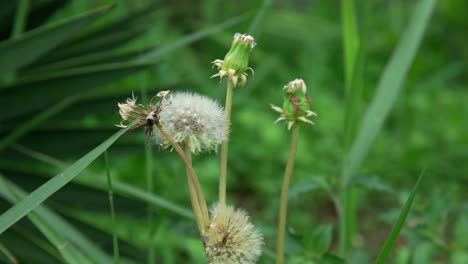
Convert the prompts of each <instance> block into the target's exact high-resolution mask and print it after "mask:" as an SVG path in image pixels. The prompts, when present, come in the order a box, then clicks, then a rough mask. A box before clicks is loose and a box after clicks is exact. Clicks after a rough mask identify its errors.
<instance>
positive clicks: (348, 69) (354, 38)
mask: <svg viewBox="0 0 468 264" xmlns="http://www.w3.org/2000/svg"><path fill="white" fill-rule="evenodd" d="M354 5H355V3H354V0H344V1H342V3H341V17H342V19H341V20H342V21H341V23H342V27H343V48H344V66H345V67H344V69H345V87H346V91H347V92H348V93H349V92H350V87H351V79H352V76H353V72H354V65H355V60H356V54H357V50H358V47H359V35H358V30H357V26H356V14H355V11H354V9H355V8H354Z"/></svg>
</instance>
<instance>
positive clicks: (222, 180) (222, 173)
mask: <svg viewBox="0 0 468 264" xmlns="http://www.w3.org/2000/svg"><path fill="white" fill-rule="evenodd" d="M233 90H234V84H233V83H232V81H230V80H228V81H227V91H226V105H225V107H224V110H225V113H226V121H225V122H226V127H230V126H231V109H232V94H233ZM228 147H229V136H228V138H227V139H226V140H225V141H224V142H223V144H222V145H221V158H220V166H219V202H220V203H221V204H223V205H224V204H226V182H227V160H228Z"/></svg>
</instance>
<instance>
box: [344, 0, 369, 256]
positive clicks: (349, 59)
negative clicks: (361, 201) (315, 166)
mask: <svg viewBox="0 0 468 264" xmlns="http://www.w3.org/2000/svg"><path fill="white" fill-rule="evenodd" d="M371 3H372V0H366V1H365V3H364V15H363V19H362V23H361V27H360V29H361V30H360V34H359V35H358V33H357V30H356V18H355V11H354V4H355V3H354V1H345V2H343V5H342V11H343V13H342V15H343V23H344V24H343V38H344V42H343V45H344V47H343V49H344V51H345V58H344V62H345V65H344V69H345V97H346V110H345V113H344V115H345V122H344V134H345V138H344V149H345V151H349V149H350V147H351V143H352V140H353V139H354V137H355V136H356V132H357V125H358V124H359V119H360V116H361V113H362V97H363V96H362V94H363V90H364V87H363V79H364V64H365V51H366V47H367V32H368V25H369V20H370V19H369V17H370V13H371V6H372V4H371ZM348 38H349V40H348ZM349 75H351V76H349ZM341 176H342V177H341V180H342V181H343V180H344V178H345V177H344V176H343V175H341ZM342 183H343V182H342ZM343 186H344V184H343V185H342V186H341V187H343ZM343 192H344V193H342V194H340V196H341V204H343V212H342V215H341V218H342V219H340V232H339V234H340V237H339V251H340V253H341V254H342V255H344V253H345V252H346V250H347V249H348V248H350V247H351V246H352V241H353V239H354V234H355V232H356V229H357V227H356V226H357V213H356V211H357V208H356V207H357V205H356V204H357V203H356V200H357V195H358V194H357V190H356V189H353V188H351V189H348V188H346V190H343Z"/></svg>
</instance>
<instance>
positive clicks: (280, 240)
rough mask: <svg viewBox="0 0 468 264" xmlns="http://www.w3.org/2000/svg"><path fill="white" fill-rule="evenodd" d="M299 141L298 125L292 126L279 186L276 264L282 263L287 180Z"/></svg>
mask: <svg viewBox="0 0 468 264" xmlns="http://www.w3.org/2000/svg"><path fill="white" fill-rule="evenodd" d="M298 141H299V125H297V124H296V125H294V126H293V128H292V138H291V148H290V149H289V156H288V162H287V163H286V169H285V171H284V177H283V185H282V186H281V198H280V210H279V215H278V240H277V242H276V264H283V263H284V237H285V233H286V218H287V210H288V189H289V180H290V179H291V175H292V173H293V170H294V161H295V159H296V150H297V142H298Z"/></svg>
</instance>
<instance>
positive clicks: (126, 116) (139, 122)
mask: <svg viewBox="0 0 468 264" xmlns="http://www.w3.org/2000/svg"><path fill="white" fill-rule="evenodd" d="M169 92H170V91H161V92H159V93H158V94H157V95H156V96H155V97H154V98H153V99H152V100H151V102H150V103H149V104H148V105H143V104H137V103H136V101H137V98H135V96H134V95H133V94H132V98H127V101H126V102H125V103H118V104H117V105H118V107H119V114H120V116H121V117H122V121H121V122H120V124H119V125H116V126H117V127H121V128H127V127H130V128H132V129H133V128H137V127H145V135H146V136H147V137H149V136H151V135H152V133H153V126H154V125H155V124H157V123H158V122H159V113H160V112H161V108H162V101H163V100H164V97H165V96H166V95H168V94H169ZM154 101H157V102H154Z"/></svg>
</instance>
